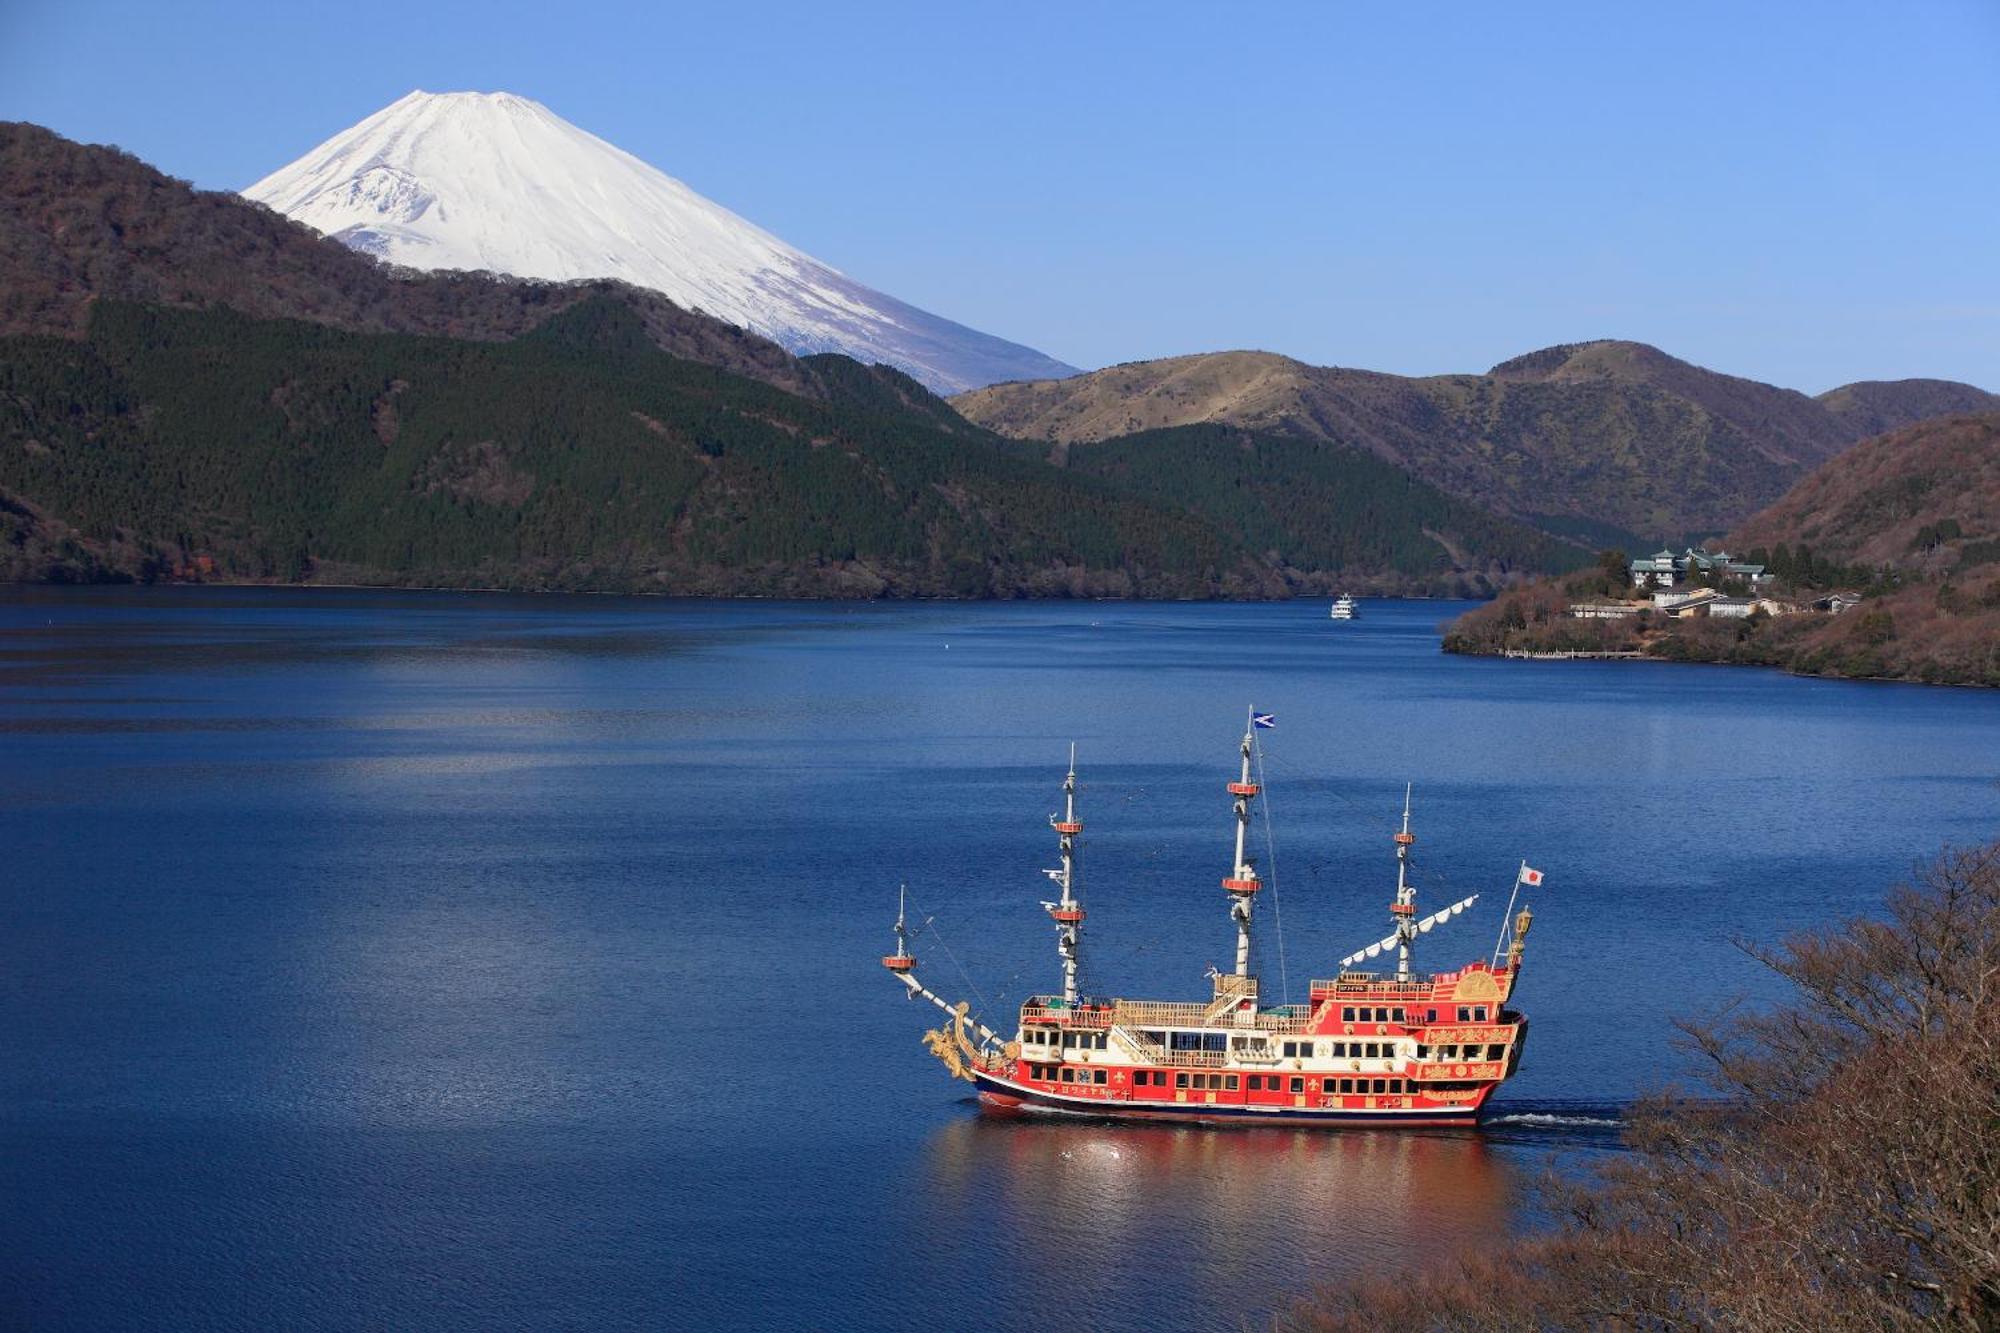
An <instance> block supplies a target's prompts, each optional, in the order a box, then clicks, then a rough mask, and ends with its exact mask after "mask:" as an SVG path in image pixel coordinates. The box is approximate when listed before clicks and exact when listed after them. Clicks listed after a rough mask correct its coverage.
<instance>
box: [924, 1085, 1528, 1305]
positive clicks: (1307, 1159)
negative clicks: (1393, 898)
mask: <svg viewBox="0 0 2000 1333" xmlns="http://www.w3.org/2000/svg"><path fill="white" fill-rule="evenodd" d="M926 1168H927V1175H928V1180H927V1185H928V1188H926V1189H925V1190H924V1191H922V1194H921V1198H920V1201H919V1203H918V1205H917V1206H918V1207H920V1208H921V1209H922V1210H924V1212H925V1214H926V1216H925V1217H924V1218H923V1219H922V1221H923V1229H924V1230H925V1231H927V1232H930V1233H931V1234H936V1235H960V1236H967V1237H978V1238H979V1244H980V1246H981V1248H990V1249H991V1250H993V1251H995V1252H998V1253H1001V1254H1005V1255H1007V1256H1009V1259H1010V1263H1011V1266H1012V1267H1013V1268H1014V1269H1015V1270H1016V1271H1017V1272H1019V1273H1023V1274H1034V1273H1041V1274H1046V1275H1050V1276H1051V1278H1052V1279H1053V1278H1054V1277H1055V1275H1060V1280H1059V1282H1057V1283H1056V1285H1055V1286H1054V1287H1052V1289H1051V1294H1052V1296H1053V1294H1054V1293H1055V1291H1058V1290H1059V1291H1060V1294H1061V1304H1060V1305H1051V1307H1050V1309H1049V1313H1050V1314H1051V1315H1052V1316H1054V1315H1057V1314H1058V1313H1059V1314H1060V1316H1061V1317H1062V1318H1063V1319H1064V1320H1066V1321H1068V1322H1072V1323H1077V1324H1080V1325H1084V1326H1091V1325H1099V1324H1103V1323H1109V1322H1129V1321H1130V1314H1131V1310H1132V1308H1133V1306H1134V1305H1135V1303H1136V1304H1143V1305H1144V1306H1145V1307H1146V1308H1153V1309H1158V1311H1159V1317H1160V1318H1162V1319H1165V1320H1167V1321H1168V1322H1170V1323H1172V1324H1174V1325H1176V1326H1180V1325H1183V1324H1188V1325H1191V1324H1195V1323H1200V1322H1203V1321H1208V1320H1212V1321H1214V1322H1215V1323H1216V1324H1217V1326H1225V1327H1228V1326H1235V1324H1236V1322H1237V1321H1238V1320H1240V1319H1244V1318H1251V1317H1254V1316H1255V1315H1256V1314H1257V1313H1258V1312H1259V1311H1264V1312H1268V1310H1269V1308H1270V1307H1271V1304H1272V1302H1273V1301H1274V1300H1276V1299H1282V1297H1283V1293H1286V1292H1291V1293H1299V1292H1303V1291H1306V1290H1309V1289H1311V1288H1312V1287H1314V1286H1315V1285H1317V1284H1320V1283H1325V1282H1332V1281H1338V1280H1340V1279H1342V1278H1347V1277H1353V1276H1359V1275H1363V1274H1369V1273H1381V1272H1388V1271H1394V1270H1396V1269H1401V1268H1407V1267H1410V1266H1412V1265H1416V1264H1420V1263H1422V1262H1423V1261H1425V1260H1426V1259H1428V1258H1434V1257H1436V1256H1439V1255H1444V1254H1449V1253H1453V1252H1455V1251H1458V1250H1461V1249H1463V1248H1466V1247H1468V1246H1471V1245H1475V1244H1478V1243H1480V1242H1481V1241H1485V1240H1493V1239H1497V1238H1499V1237H1501V1236H1502V1235H1504V1234H1506V1232H1507V1230H1508V1223H1509V1219H1510V1213H1511V1212H1512V1210H1513V1209H1514V1208H1515V1207H1516V1206H1517V1205H1518V1204H1519V1203H1520V1195H1521V1194H1522V1190H1521V1187H1520V1186H1521V1181H1522V1176H1521V1173H1520V1172H1519V1171H1518V1170H1517V1168H1516V1167H1515V1166H1514V1165H1513V1164H1511V1163H1509V1162H1508V1161H1507V1160H1506V1159H1505V1158H1503V1157H1502V1156H1501V1154H1500V1153H1499V1152H1498V1151H1496V1150H1495V1149H1494V1148H1493V1147H1491V1146H1490V1145H1489V1144H1488V1143H1487V1142H1486V1141H1485V1140H1484V1138H1483V1137H1482V1136H1481V1135H1480V1134H1479V1133H1477V1132H1475V1131H1467V1132H1455V1131H1431V1132H1414V1133H1413V1132H1407V1131H1405V1132H1400V1133H1397V1132H1383V1131H1344V1132H1342V1131H1335V1132H1328V1131H1325V1130H1317V1131H1316V1130H1283V1129H1275V1128H1271V1127H1258V1128H1254V1129H1240V1128H1232V1129H1215V1128H1204V1127H1200V1126H1181V1125H1130V1124H1118V1123H1115V1122H1091V1121H1078V1120H1061V1121H1055V1120H1044V1119H1039V1118H1035V1117H1029V1116H1018V1115H1013V1116H1010V1115H1005V1114H995V1113H992V1112H983V1113H977V1114H969V1115H966V1116H964V1117H963V1118H960V1119H958V1120H955V1121H953V1122H952V1123H951V1124H948V1125H946V1126H945V1127H944V1128H943V1129H941V1130H939V1131H938V1132H937V1133H936V1134H935V1135H934V1136H933V1137H932V1138H931V1140H930V1143H929V1145H928V1152H927V1154H926Z"/></svg>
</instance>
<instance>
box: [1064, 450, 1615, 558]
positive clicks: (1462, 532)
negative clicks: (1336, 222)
mask: <svg viewBox="0 0 2000 1333" xmlns="http://www.w3.org/2000/svg"><path fill="white" fill-rule="evenodd" d="M1065 452H1066V462H1067V466H1068V467H1069V469H1070V470H1071V471H1072V472H1075V473H1079V474H1082V475H1084V476H1089V477H1096V478H1101V479H1102V480H1104V481H1107V482H1110V483H1112V484H1114V485H1116V486H1117V487H1118V488H1119V489H1120V490H1121V491H1124V492H1126V493H1128V494H1130V495H1133V496H1137V497H1139V498H1142V499H1145V500H1148V501H1151V502H1153V503H1155V504H1159V505H1161V506H1165V507H1172V508H1176V509H1184V510H1186V511H1187V512H1189V513H1192V514H1195V515H1197V516H1199V517H1201V518H1203V519H1205V520H1207V521H1208V522H1209V523H1210V524H1211V525H1213V526H1214V527H1215V528H1216V529H1217V530H1218V531H1220V532H1222V533H1224V534H1226V535H1227V536H1230V537H1232V538H1234V539H1236V540H1237V541H1240V542H1241V543H1243V545H1244V546H1246V547H1248V548H1249V549H1251V550H1253V551H1256V552H1258V553H1259V554H1260V555H1262V556H1263V557H1264V558H1265V559H1267V560H1270V561H1271V562H1272V563H1274V564H1276V565H1277V566H1278V567H1279V568H1281V569H1283V570H1285V571H1286V572H1287V574H1288V576H1289V577H1290V578H1291V579H1293V580H1294V581H1295V582H1297V583H1299V584H1301V585H1303V586H1308V587H1313V588H1316V589H1319V590H1321V591H1332V590H1335V589H1337V588H1338V589H1345V590H1348V591H1352V592H1362V591H1369V590H1373V589H1377V588H1386V589H1401V588H1410V587H1416V588H1420V589H1422V590H1425V591H1429V592H1433V593H1438V594H1442V595H1454V596H1464V595H1484V594H1487V593H1490V592H1492V591H1494V590H1495V589H1497V588H1499V587H1500V586H1502V585H1503V584H1505V583H1507V582H1509V581H1511V580H1512V579H1514V578H1517V577H1519V576H1520V575H1522V574H1523V573H1533V572H1536V571H1541V570H1550V569H1562V568H1567V567H1569V566H1571V565H1574V564H1580V563H1582V562H1583V560H1584V559H1585V558H1586V557H1585V556H1584V555H1583V553H1582V552H1581V551H1579V550H1577V549H1576V548H1574V547H1570V546H1567V545H1565V544H1563V543H1561V542H1558V541H1556V540H1554V539H1552V538H1550V537H1549V536H1548V535H1547V534H1546V533H1543V532H1539V531H1537V530H1535V529H1534V528H1531V527H1528V526H1526V525H1525V524H1520V523H1515V522H1511V521H1509V520H1507V519H1500V518H1495V517H1494V516H1493V515H1491V514H1489V513H1487V512H1485V511H1484V510H1482V509H1479V508H1478V507H1476V506H1474V505H1470V504H1467V503H1465V502H1464V501H1462V500H1455V499H1453V498H1452V497H1450V496H1448V495H1445V494H1443V493H1442V492H1440V491H1439V490H1437V489H1436V488H1435V487H1433V486H1429V485H1426V484H1425V483H1424V482H1421V481H1418V480H1417V479H1416V478H1415V477H1413V476H1411V475H1410V474H1409V473H1407V472H1405V471H1403V470H1402V469H1401V468H1397V467H1394V466H1392V465H1390V464H1388V463H1385V462H1383V461H1382V460H1381V459H1379V458H1377V457H1375V456H1374V455H1373V454H1369V453H1366V452H1364V451H1362V450H1359V449H1353V448H1349V447H1348V446H1346V445H1340V444H1333V443H1331V442H1329V441H1325V440H1310V439H1302V438H1299V437H1297V436H1289V435H1273V434H1262V433H1258V432H1252V431H1245V430H1240V429H1237V428H1235V427H1232V426H1214V425H1207V426H1177V427H1171V428H1169V429H1166V430H1154V431H1142V432H1139V433H1136V434H1132V435H1125V436H1120V437H1118V438H1116V439H1111V440H1103V441H1099V442H1096V443H1090V444H1073V445H1070V446H1068V448H1067V450H1066V451H1065Z"/></svg>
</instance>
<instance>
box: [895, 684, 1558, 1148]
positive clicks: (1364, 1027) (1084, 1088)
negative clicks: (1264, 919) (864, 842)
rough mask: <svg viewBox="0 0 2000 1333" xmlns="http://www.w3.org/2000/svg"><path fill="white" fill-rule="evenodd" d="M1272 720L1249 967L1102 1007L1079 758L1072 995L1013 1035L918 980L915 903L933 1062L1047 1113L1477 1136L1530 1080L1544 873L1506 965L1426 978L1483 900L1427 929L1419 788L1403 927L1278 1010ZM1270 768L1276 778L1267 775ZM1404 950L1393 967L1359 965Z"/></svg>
mask: <svg viewBox="0 0 2000 1333" xmlns="http://www.w3.org/2000/svg"><path fill="white" fill-rule="evenodd" d="M1270 722H1271V719H1270V718H1269V717H1268V715H1260V714H1257V713H1255V712H1253V713H1252V714H1251V718H1250V724H1249V725H1248V726H1247V727H1246V728H1245V731H1244V735H1243V742H1242V746H1241V751H1242V766H1241V772H1240V773H1239V775H1238V776H1237V779H1236V780H1235V781H1233V782H1231V783H1229V784H1228V795H1229V798H1230V803H1231V808H1232V809H1233V811H1234V814H1235V824H1236V828H1235V856H1234V859H1233V860H1232V862H1231V865H1230V872H1229V874H1228V875H1227V877H1225V878H1224V879H1223V881H1222V891H1223V893H1224V895H1225V897H1226V901H1227V903H1228V909H1229V916H1230V920H1231V921H1232V923H1233V924H1234V926H1235V932H1236V965H1235V968H1234V970H1233V971H1230V972H1222V971H1220V970H1218V969H1213V968H1211V969H1210V980H1211V983H1212V988H1211V992H1210V994H1209V996H1208V997H1207V998H1206V999H1205V1000H1196V1001H1193V1002H1170V1001H1155V1000H1132V999H1115V998H1103V997H1097V996H1092V995H1089V994H1086V993H1084V992H1083V990H1082V988H1081V986H1080V984H1079V980H1078V977H1079V956H1080V954H1081V951H1082V942H1083V926H1084V920H1085V915H1086V914H1085V912H1084V908H1083V903H1082V899H1081V897H1080V896H1079V894H1078V884H1077V860H1078V856H1077V852H1078V846H1077V843H1078V839H1079V838H1080V837H1081V836H1082V834H1083V822H1082V820H1081V819H1079V818H1078V816H1077V807H1076V793H1077V781H1076V753H1075V748H1074V747H1072V748H1071V752H1070V765H1069V772H1068V775H1067V776H1066V777H1065V778H1064V779H1063V812H1062V814H1060V815H1051V816H1050V817H1049V822H1050V825H1051V827H1052V828H1053V829H1054V831H1055V834H1056V845H1057V849H1058V853H1059V855H1060V858H1061V866H1060V868H1058V869H1055V870H1049V871H1047V872H1045V873H1046V874H1047V875H1048V876H1049V878H1050V880H1052V881H1053V882H1054V883H1055V885H1056V886H1057V888H1058V890H1059V893H1058V896H1057V897H1056V898H1055V899H1054V900H1053V901H1048V902H1044V903H1043V904H1042V909H1043V911H1044V912H1046V913H1047V915H1048V917H1049V920H1050V922H1051V923H1052V924H1053V925H1054V927H1055V935H1056V952H1057V954H1058V956H1059V957H1060V959H1061V962H1062V990H1061V992H1060V993H1059V994H1047V995H1034V996H1030V997H1029V998H1028V999H1027V1000H1026V1002H1024V1003H1023V1004H1022V1005H1021V1009H1020V1014H1019V1021H1018V1024H1017V1026H1016V1027H1015V1030H1014V1032H1013V1033H1012V1035H1011V1036H1004V1037H1003V1036H1002V1035H1001V1034H1000V1033H999V1032H996V1031H994V1030H993V1029H992V1028H990V1027H988V1026H987V1025H986V1024H985V1023H984V1022H982V1021H980V1019H979V1018H978V1016H976V1015H974V1014H972V1013H971V1012H970V1007H969V1005H967V1004H966V1003H965V1002H963V1001H961V1002H958V1003H952V1002H950V1001H948V1000H946V999H944V998H943V997H942V996H940V995H938V994H937V993H936V992H935V991H933V990H931V989H930V988H929V987H928V986H926V985H925V984H924V983H923V982H922V981H921V980H920V979H919V978H918V976H917V959H916V957H915V956H914V955H913V954H912V953H911V952H910V946H909V936H910V932H909V929H908V927H907V924H906V921H905V916H904V911H903V905H902V903H901V902H900V901H899V903H898V908H897V914H896V928H895V929H896V951H895V952H894V953H892V954H889V955H888V956H886V957H884V958H883V959H882V966H883V967H885V968H887V969H888V970H889V972H890V973H891V974H892V975H894V976H895V977H896V979H897V980H898V981H899V982H901V983H902V985H903V986H904V987H905V988H907V990H908V993H909V996H910V998H912V999H919V998H920V999H924V1000H928V1001H929V1002H930V1003H932V1004H934V1005H936V1006H937V1007H938V1008H939V1009H940V1010H942V1011H943V1012H944V1014H945V1016H946V1021H945V1023H944V1025H943V1026H942V1027H940V1028H937V1029H934V1030H932V1031H930V1032H927V1033H926V1034H925V1038H924V1039H925V1042H926V1043H927V1044H928V1045H929V1047H930V1050H931V1053H932V1054H933V1055H935V1056H937V1058H938V1059H939V1060H940V1061H942V1062H943V1064H944V1066H945V1068H946V1069H948V1070H949V1071H950V1072H951V1073H952V1075H953V1076H954V1077H956V1078H960V1079H964V1080H965V1081H966V1082H968V1083H971V1084H972V1085H973V1086H974V1087H976V1088H977V1089H978V1094H979V1098H980V1100H981V1101H982V1102H984V1103H986V1104H989V1105H992V1106H996V1107H1006V1108H1015V1109H1021V1110H1032V1111H1054V1112H1071V1113H1081V1114H1086V1115H1094V1116H1115V1117H1120V1118H1133V1119H1148V1120H1192V1121H1224V1120H1226V1121H1234V1122H1252V1123H1283V1124H1315V1125H1467V1124H1473V1123H1475V1122H1476V1121H1477V1119H1478V1117H1479V1112H1480V1109H1481V1108H1482V1107H1483V1106H1484V1105H1485V1104H1486V1101H1487V1098H1488V1097H1489V1096H1491V1094H1492V1092H1493V1090H1494V1089H1495V1088H1497V1087H1499V1086H1500V1084H1501V1083H1502V1082H1503V1081H1505V1080H1506V1079H1507V1078H1509V1077H1510V1076H1511V1075H1512V1074H1513V1073H1514V1071H1515V1070H1516V1069H1517V1068H1518V1067H1519V1065H1520V1061H1521V1051H1522V1047H1523V1044H1524V1042H1525V1040H1526V1038H1527V1033H1528V1021H1527V1019H1526V1018H1524V1017H1523V1016H1522V1015H1521V1014H1520V1013H1518V1012H1516V1011H1515V1010H1514V1009H1512V1008H1511V1007H1510V1001H1511V1000H1512V998H1513V995H1514V990H1515V986H1516V984H1517V982H1518V981H1519V980H1520V975H1521V957H1522V951H1523V948H1524V946H1525V944H1526V941H1527V935H1528V928H1529V925H1530V923H1531V921H1532V920H1533V916H1532V913H1531V912H1530V911H1529V910H1528V908H1527V906H1526V905H1525V904H1523V905H1522V907H1521V910H1520V913H1519V915H1518V916H1516V915H1515V913H1514V905H1515V901H1516V900H1517V899H1518V898H1519V896H1520V893H1521V890H1522V888H1523V887H1533V886H1536V885H1539V884H1540V883H1541V878H1542V876H1541V872H1540V871H1538V870H1532V869H1530V868H1529V867H1528V865H1527V863H1526V862H1525V861H1523V862H1522V863H1521V865H1520V868H1519V869H1518V870H1517V871H1516V873H1515V878H1514V890H1513V896H1512V897H1510V899H1509V901H1508V906H1507V911H1506V913H1505V914H1504V916H1503V924H1502V928H1501V934H1500V939H1499V941H1498V942H1497V943H1496V945H1495V947H1494V951H1493V955H1492V957H1491V959H1480V960H1475V961H1473V962H1470V963H1467V964H1466V965H1465V966H1463V967H1461V968H1459V969H1457V970H1456V971H1451V972H1434V973H1429V974H1420V973H1418V972H1417V970H1416V967H1415V959H1414V952H1415V947H1414V946H1415V945H1416V942H1417V938H1418V937H1419V936H1421V935H1425V934H1428V933H1429V932H1430V931H1431V930H1432V929H1434V928H1435V927H1437V926H1439V925H1441V924H1443V923H1444V922H1446V921H1449V920H1451V919H1452V918H1454V917H1456V916H1458V915H1459V914H1460V913H1462V912H1464V911H1465V910H1466V909H1467V908H1469V907H1471V906H1472V905H1473V903H1474V902H1476V901H1477V900H1478V895H1477V894H1473V895H1472V896H1470V897H1468V898H1465V899H1463V900H1461V901H1459V902H1455V903H1452V904H1451V905H1450V906H1449V907H1446V908H1443V909H1442V910H1440V911H1437V912H1433V913H1431V914H1430V915H1429V916H1425V917H1422V918H1419V916H1418V914H1417V891H1416V886H1415V885H1414V884H1413V883H1412V882H1411V880H1410V873H1409V872H1410V863H1411V862H1410V858H1411V852H1412V850H1413V848H1414V847H1415V845H1416V835H1415V834H1413V833H1412V832H1411V831H1410V805H1409V796H1408V793H1407V792H1406V793H1405V795H1404V801H1403V818H1402V825H1401V827H1400V829H1399V830H1398V831H1397V832H1396V833H1395V835H1394V846H1395V854H1396V892H1395V897H1394V899H1393V900H1392V901H1391V902H1390V904H1389V921H1390V925H1391V930H1390V933H1389V934H1388V935H1386V936H1385V937H1383V938H1382V939H1380V940H1377V941H1376V942H1374V943H1373V944H1370V945H1368V946H1367V947H1366V948H1363V949H1360V950H1357V951H1356V952H1355V953H1352V954H1350V955H1348V956H1347V957H1346V958H1343V959H1341V960H1340V966H1339V969H1338V970H1337V972H1336V974H1335V975H1334V976H1333V977H1331V978H1329V979H1326V980H1320V981H1314V982H1312V983H1311V988H1310V991H1309V994H1308V998H1307V1002H1306V1003H1304V1004H1277V1005H1270V1006H1266V1005H1264V1004H1263V1003H1261V999H1260V994H1259V989H1258V980H1257V976H1256V974H1255V973H1253V972H1252V971H1251V970H1250V963H1251V947H1250V946H1251V926H1252V921H1253V916H1254V905H1255V903H1256V901H1257V896H1258V894H1259V893H1260V892H1262V891H1263V889H1264V888H1265V881H1264V880H1263V879H1262V878H1260V877H1259V874H1258V871H1257V867H1256V865H1255V863H1254V861H1253V859H1252V857H1251V855H1250V854H1249V851H1248V839H1249V833H1250V810H1251V805H1252V802H1254V801H1255V800H1256V799H1257V798H1258V796H1259V795H1260V794H1261V792H1262V789H1263V788H1262V783H1261V782H1259V781H1253V780H1252V776H1251V761H1252V758H1253V755H1255V753H1256V747H1257V732H1258V730H1259V728H1260V727H1262V726H1268V725H1270ZM1261 767H1262V766H1261V764H1259V769H1260V774H1259V776H1261ZM1389 954H1393V957H1394V960H1395V965H1394V969H1393V971H1390V970H1387V969H1386V967H1385V968H1384V969H1383V970H1360V969H1358V968H1357V966H1356V965H1357V964H1361V963H1364V962H1367V961H1368V960H1370V959H1374V958H1378V957H1383V956H1384V955H1389Z"/></svg>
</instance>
